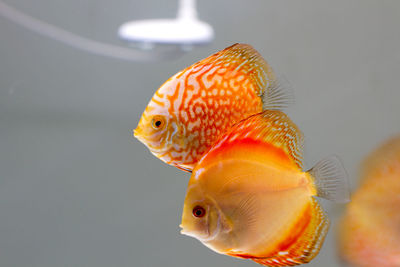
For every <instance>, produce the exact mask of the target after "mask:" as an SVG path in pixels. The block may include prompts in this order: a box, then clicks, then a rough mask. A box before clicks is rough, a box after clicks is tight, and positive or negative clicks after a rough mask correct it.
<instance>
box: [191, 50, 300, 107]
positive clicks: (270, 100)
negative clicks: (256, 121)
mask: <svg viewBox="0 0 400 267" xmlns="http://www.w3.org/2000/svg"><path fill="white" fill-rule="evenodd" d="M204 65H212V66H218V67H219V68H221V69H229V70H235V71H240V72H241V73H243V74H244V75H246V76H247V77H249V79H250V80H251V83H252V84H253V85H254V87H255V93H256V94H257V95H258V96H259V97H260V98H261V101H262V103H263V109H264V110H265V109H276V110H280V109H282V108H285V107H287V106H289V105H290V104H292V103H293V99H294V97H293V92H292V90H291V87H290V86H289V85H288V84H289V83H288V82H286V81H285V80H284V79H278V78H277V76H276V75H275V73H274V71H273V70H272V68H271V66H270V65H269V64H268V63H267V61H266V60H265V59H264V58H263V57H262V56H261V55H260V54H259V53H258V52H257V50H255V49H254V48H253V47H252V46H251V45H248V44H239V43H237V44H234V45H231V46H229V47H227V48H225V49H224V50H221V51H219V52H217V53H215V54H213V55H211V56H209V57H207V58H205V59H203V60H201V61H199V62H197V63H196V64H194V66H193V67H194V68H197V67H200V66H204ZM226 73H228V74H227V75H230V74H229V72H226Z"/></svg>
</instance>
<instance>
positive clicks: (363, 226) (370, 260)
mask: <svg viewBox="0 0 400 267" xmlns="http://www.w3.org/2000/svg"><path fill="white" fill-rule="evenodd" d="M361 178H362V185H361V186H360V188H359V189H358V190H357V191H356V192H355V193H354V197H353V199H352V202H351V203H350V204H349V205H348V206H347V208H346V212H345V214H344V216H343V218H342V220H341V223H340V228H339V229H340V231H339V239H338V241H339V242H338V245H339V252H340V256H341V258H342V259H344V260H345V261H346V262H348V263H349V264H350V265H351V266H365V267H369V266H370V267H372V266H380V267H381V266H383V267H385V266H387V267H392V266H400V135H399V136H397V137H395V138H393V139H391V140H389V141H387V142H386V143H385V144H383V145H382V146H381V147H379V148H378V149H377V150H375V151H374V152H372V153H371V154H370V156H368V157H367V159H366V160H365V161H364V164H363V167H362V170H361Z"/></svg>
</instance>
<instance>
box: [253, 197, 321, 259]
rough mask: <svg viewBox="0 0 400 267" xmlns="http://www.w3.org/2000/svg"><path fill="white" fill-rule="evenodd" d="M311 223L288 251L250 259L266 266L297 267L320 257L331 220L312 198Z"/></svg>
mask: <svg viewBox="0 0 400 267" xmlns="http://www.w3.org/2000/svg"><path fill="white" fill-rule="evenodd" d="M310 205H311V212H310V213H309V214H308V215H305V216H310V218H311V219H310V221H309V223H308V226H307V227H306V229H305V230H304V232H303V233H302V234H301V235H300V237H299V238H298V239H297V240H296V242H294V243H293V244H292V245H291V246H290V247H289V248H288V249H285V250H284V251H279V252H277V254H276V255H273V256H270V257H259V258H258V257H257V258H250V259H251V260H253V261H255V262H257V263H259V264H261V265H265V266H295V265H300V264H305V263H308V262H310V261H311V260H312V259H313V258H314V257H315V256H317V255H318V253H319V251H320V249H321V246H322V244H323V242H324V240H325V236H326V234H327V232H328V229H329V219H328V217H327V216H326V214H325V212H324V211H323V210H322V208H321V206H320V205H319V203H318V201H317V200H316V199H314V198H312V201H311V204H310Z"/></svg>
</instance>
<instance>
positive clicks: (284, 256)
mask: <svg viewBox="0 0 400 267" xmlns="http://www.w3.org/2000/svg"><path fill="white" fill-rule="evenodd" d="M302 142H303V135H302V133H301V132H300V131H299V129H298V128H297V126H296V125H295V124H294V123H293V122H292V121H291V120H290V119H289V118H288V117H287V116H286V115H285V114H284V113H282V112H281V111H269V110H267V111H264V112H262V113H259V114H256V115H252V116H250V117H249V118H247V119H245V120H242V121H240V122H239V123H237V124H235V125H234V126H232V127H231V129H229V130H228V131H227V133H225V134H224V135H222V136H221V137H220V138H219V139H218V140H217V141H216V142H215V144H213V146H212V147H211V149H210V150H209V151H208V152H207V153H206V154H205V155H204V156H203V157H202V159H201V160H200V161H199V163H198V165H196V167H195V169H194V170H193V173H192V176H191V178H190V181H189V185H188V189H187V193H186V198H185V203H184V207H183V214H182V223H181V228H182V233H183V234H185V235H188V236H192V237H194V238H196V239H198V240H199V241H201V242H202V243H203V244H204V245H206V246H207V247H209V248H210V249H212V250H214V251H215V252H218V253H221V254H225V255H229V256H234V257H238V258H243V259H251V260H253V261H255V262H257V263H260V264H263V265H267V266H291V265H298V264H302V263H307V262H309V261H311V260H312V259H313V258H314V257H315V256H316V255H317V254H318V252H319V250H320V247H321V245H322V243H323V241H324V238H325V235H326V233H327V230H328V226H329V221H328V218H327V216H326V215H325V213H324V211H323V210H322V208H321V206H320V205H319V203H318V201H317V200H316V199H315V196H319V197H324V198H327V199H330V200H334V201H347V200H348V190H347V180H346V173H345V172H344V169H343V168H342V166H341V164H340V162H339V161H338V160H337V158H336V157H332V158H329V159H328V160H323V161H321V162H319V163H318V164H317V165H316V166H315V167H314V168H312V169H311V170H310V171H307V172H304V171H302V152H301V150H302Z"/></svg>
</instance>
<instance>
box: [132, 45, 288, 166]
mask: <svg viewBox="0 0 400 267" xmlns="http://www.w3.org/2000/svg"><path fill="white" fill-rule="evenodd" d="M292 101H293V97H292V95H291V90H290V87H286V86H281V85H280V84H279V82H278V79H277V78H276V76H275V74H274V72H273V71H272V69H271V67H270V66H269V65H268V64H267V62H266V61H265V60H264V59H263V58H262V57H261V55H260V54H259V53H258V52H257V51H256V50H255V49H254V48H253V47H251V46H250V45H247V44H235V45H232V46H230V47H228V48H226V49H224V50H222V51H220V52H218V53H216V54H214V55H211V56H209V57H208V58H205V59H203V60H201V61H199V62H197V63H195V64H193V65H192V66H190V67H188V68H186V69H184V70H182V71H181V72H179V73H177V74H175V75H174V76H173V77H171V78H170V79H169V80H167V81H166V82H165V83H164V84H163V85H162V86H161V87H160V88H159V89H158V90H157V92H156V93H155V94H154V96H153V98H152V99H151V101H150V102H149V104H148V106H147V107H146V109H145V111H144V113H143V115H142V117H141V119H140V121H139V124H138V126H137V128H136V129H135V130H134V135H135V137H136V138H138V139H139V140H140V141H141V142H143V143H144V144H145V145H146V146H147V147H148V148H149V149H150V151H151V152H152V153H153V154H154V155H155V156H156V157H158V158H160V159H161V160H162V161H164V162H166V163H167V164H170V165H173V166H176V167H178V168H180V169H182V170H186V171H191V170H192V169H193V167H194V165H195V164H196V163H197V162H198V160H199V159H200V157H201V156H202V155H203V154H204V152H205V151H206V150H208V148H209V147H210V146H211V145H212V144H213V143H214V141H215V140H216V139H217V137H218V136H219V135H220V134H222V133H224V132H225V131H226V130H227V129H228V128H229V127H230V126H231V125H233V124H234V123H235V122H238V121H240V120H242V119H244V118H247V117H248V116H249V115H252V114H255V113H258V112H261V111H262V110H265V109H281V108H284V107H286V106H287V105H289V104H290V103H291V102H292Z"/></svg>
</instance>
